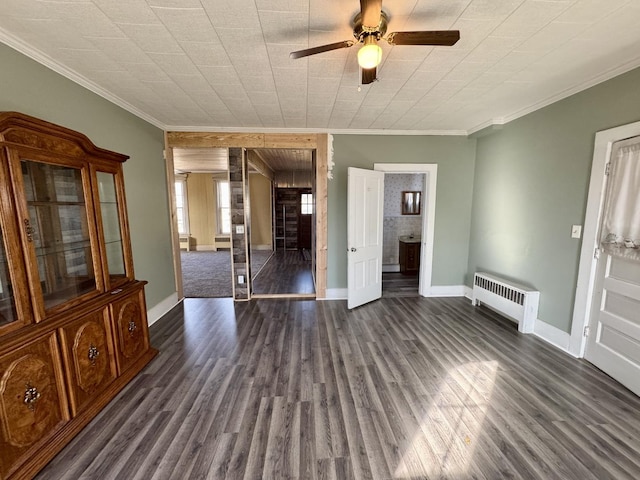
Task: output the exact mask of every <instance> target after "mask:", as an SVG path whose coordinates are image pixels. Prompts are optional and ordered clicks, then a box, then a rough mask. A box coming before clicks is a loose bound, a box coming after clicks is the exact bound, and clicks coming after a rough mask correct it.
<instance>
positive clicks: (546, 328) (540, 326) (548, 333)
mask: <svg viewBox="0 0 640 480" xmlns="http://www.w3.org/2000/svg"><path fill="white" fill-rule="evenodd" d="M533 334H534V335H535V336H536V337H539V338H541V339H542V340H544V341H545V342H547V343H550V344H551V345H553V346H554V347H557V348H559V349H560V350H563V351H565V352H567V353H568V354H569V355H571V356H572V357H574V356H575V355H573V354H572V353H571V352H570V351H569V344H570V342H571V335H570V334H568V333H567V332H565V331H563V330H560V329H559V328H558V327H554V326H553V325H550V324H548V323H546V322H543V321H542V320H540V319H537V320H536V323H535V324H534V325H533Z"/></svg>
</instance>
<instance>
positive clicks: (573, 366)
mask: <svg viewBox="0 0 640 480" xmlns="http://www.w3.org/2000/svg"><path fill="white" fill-rule="evenodd" d="M151 333H152V342H153V344H154V345H155V346H156V347H158V348H159V349H160V354H159V356H158V357H156V359H155V360H154V361H153V362H152V363H151V364H150V365H149V366H148V367H147V368H146V369H145V370H144V371H143V373H142V374H141V375H139V376H138V377H137V378H136V379H135V380H134V381H133V382H132V383H131V384H130V385H129V386H128V387H127V388H126V389H125V390H124V391H123V392H122V393H121V394H120V395H119V396H118V397H117V398H116V399H115V400H114V401H113V402H112V403H110V404H109V405H108V406H107V408H106V409H105V410H104V411H103V412H102V413H101V414H100V416H99V417H97V418H96V419H95V420H94V421H93V422H92V423H91V424H90V425H89V426H88V427H87V428H86V429H85V430H83V431H82V432H81V434H80V435H79V436H78V437H77V438H76V439H75V440H74V441H73V442H72V443H71V444H70V445H69V446H68V447H67V448H66V449H65V450H64V451H63V452H61V454H60V455H58V457H56V458H55V459H54V460H53V461H52V462H51V463H50V464H49V465H48V466H47V467H46V468H45V470H43V471H42V472H41V474H40V475H39V476H38V478H39V479H40V480H45V479H56V480H59V479H74V480H75V479H101V480H102V479H145V480H146V479H314V480H324V479H335V480H343V479H347V480H348V479H385V480H386V479H451V480H462V479H486V480H496V479H503V478H510V479H540V480H549V479H561V480H567V479H577V480H605V479H616V480H620V479H634V480H635V479H638V478H640V399H639V398H638V397H636V396H635V395H633V394H632V393H630V392H629V391H628V390H626V389H625V388H623V387H621V386H620V385H619V384H618V383H616V382H615V381H613V380H612V379H611V378H609V377H608V376H607V375H604V374H603V373H602V372H600V371H599V370H597V369H596V368H595V367H593V366H591V365H590V364H589V363H587V362H585V361H582V360H576V359H573V358H571V357H569V356H568V355H565V354H563V353H562V352H560V351H559V350H557V349H554V348H553V347H551V346H548V345H547V344H545V343H544V342H542V341H541V340H539V339H537V338H536V337H533V336H531V335H522V334H519V333H518V331H517V330H516V328H515V325H514V324H512V323H511V322H508V321H506V320H504V319H501V318H500V317H499V316H497V315H496V314H493V313H492V312H490V311H488V310H485V309H484V308H478V309H475V308H474V307H472V306H471V305H470V302H469V301H468V300H466V299H462V298H446V299H425V298H422V297H398V298H383V299H381V300H379V301H377V302H374V303H372V304H369V305H366V306H363V307H361V308H358V309H355V310H353V311H349V310H347V308H346V304H345V302H343V301H323V302H320V301H319V302H316V301H308V300H305V301H301V300H298V301H295V300H266V299H265V300H254V301H251V302H246V303H237V304H233V302H232V301H231V300H230V299H187V300H185V302H184V307H182V306H178V307H176V308H175V309H174V310H173V311H172V312H170V313H169V314H168V315H167V316H165V317H164V318H163V319H161V320H160V321H158V322H157V323H156V324H155V325H153V326H152V327H151Z"/></svg>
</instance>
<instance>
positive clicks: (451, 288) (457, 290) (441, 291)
mask: <svg viewBox="0 0 640 480" xmlns="http://www.w3.org/2000/svg"><path fill="white" fill-rule="evenodd" d="M467 290H469V291H470V289H469V287H467V286H465V285H443V286H434V287H431V288H429V290H428V291H427V295H424V296H425V297H465V296H467ZM347 293H348V291H347V289H346V288H327V291H326V294H325V297H324V298H318V299H317V300H346V299H347Z"/></svg>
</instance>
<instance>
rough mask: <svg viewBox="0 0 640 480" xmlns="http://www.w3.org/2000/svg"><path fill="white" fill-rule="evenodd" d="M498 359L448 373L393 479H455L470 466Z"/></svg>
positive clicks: (461, 367) (488, 402)
mask: <svg viewBox="0 0 640 480" xmlns="http://www.w3.org/2000/svg"><path fill="white" fill-rule="evenodd" d="M498 366H499V363H498V362H497V361H491V362H473V363H467V364H464V365H462V366H460V367H457V368H455V369H453V370H451V371H449V372H448V373H447V375H446V377H445V378H444V379H443V380H442V382H441V385H440V389H439V390H438V392H437V393H436V394H435V396H434V397H433V399H432V402H431V404H430V406H429V407H428V410H427V412H426V413H424V415H422V421H421V422H420V426H419V430H418V431H417V432H416V434H415V435H414V437H413V439H412V442H411V445H410V446H409V447H408V448H407V449H406V451H405V452H404V453H403V455H402V459H401V461H400V462H399V464H398V466H397V468H396V469H395V471H394V475H393V478H397V479H404V478H415V477H416V476H419V475H426V476H428V477H436V476H438V477H439V476H445V477H454V478H455V477H456V476H458V475H465V474H467V473H468V472H469V471H472V470H473V469H471V468H470V465H471V462H472V459H473V456H474V452H475V449H476V447H477V445H478V439H479V436H480V433H481V429H482V423H483V422H484V418H485V416H486V413H487V410H488V408H489V405H490V401H491V394H492V390H493V387H494V384H495V379H496V375H497V370H498Z"/></svg>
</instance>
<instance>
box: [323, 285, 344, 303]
mask: <svg viewBox="0 0 640 480" xmlns="http://www.w3.org/2000/svg"><path fill="white" fill-rule="evenodd" d="M346 299H347V289H346V288H327V290H326V292H325V296H324V298H316V300H346Z"/></svg>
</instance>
